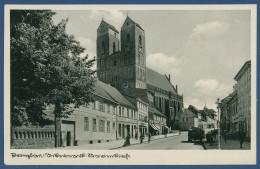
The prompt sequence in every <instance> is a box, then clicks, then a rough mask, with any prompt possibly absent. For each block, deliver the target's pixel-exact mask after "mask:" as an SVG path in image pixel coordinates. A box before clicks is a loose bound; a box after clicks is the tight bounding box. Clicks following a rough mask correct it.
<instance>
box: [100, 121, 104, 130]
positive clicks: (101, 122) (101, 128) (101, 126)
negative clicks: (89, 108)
mask: <svg viewBox="0 0 260 169" xmlns="http://www.w3.org/2000/svg"><path fill="white" fill-rule="evenodd" d="M104 123H105V121H104V120H99V132H104Z"/></svg>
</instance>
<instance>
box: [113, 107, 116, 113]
mask: <svg viewBox="0 0 260 169" xmlns="http://www.w3.org/2000/svg"><path fill="white" fill-rule="evenodd" d="M115 114H116V107H115V106H113V115H115Z"/></svg>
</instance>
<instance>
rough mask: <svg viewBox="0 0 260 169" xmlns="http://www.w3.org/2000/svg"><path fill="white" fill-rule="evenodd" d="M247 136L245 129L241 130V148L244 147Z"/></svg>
mask: <svg viewBox="0 0 260 169" xmlns="http://www.w3.org/2000/svg"><path fill="white" fill-rule="evenodd" d="M245 138H246V132H244V131H243V130H240V131H239V142H240V148H242V147H243V143H244V141H245Z"/></svg>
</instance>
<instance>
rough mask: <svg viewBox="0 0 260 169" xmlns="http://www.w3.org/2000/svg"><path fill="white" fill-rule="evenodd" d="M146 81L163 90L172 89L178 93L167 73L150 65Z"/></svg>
mask: <svg viewBox="0 0 260 169" xmlns="http://www.w3.org/2000/svg"><path fill="white" fill-rule="evenodd" d="M146 83H148V84H150V85H152V86H155V87H158V88H161V89H163V90H166V91H170V92H172V93H173V94H177V92H176V90H175V88H174V87H173V86H172V84H171V82H170V81H169V80H168V79H167V77H166V76H165V75H162V74H160V73H158V72H156V71H154V70H152V69H150V68H148V67H146Z"/></svg>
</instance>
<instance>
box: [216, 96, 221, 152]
mask: <svg viewBox="0 0 260 169" xmlns="http://www.w3.org/2000/svg"><path fill="white" fill-rule="evenodd" d="M216 104H217V109H218V150H220V107H221V101H220V100H219V98H218V99H217V102H216Z"/></svg>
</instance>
